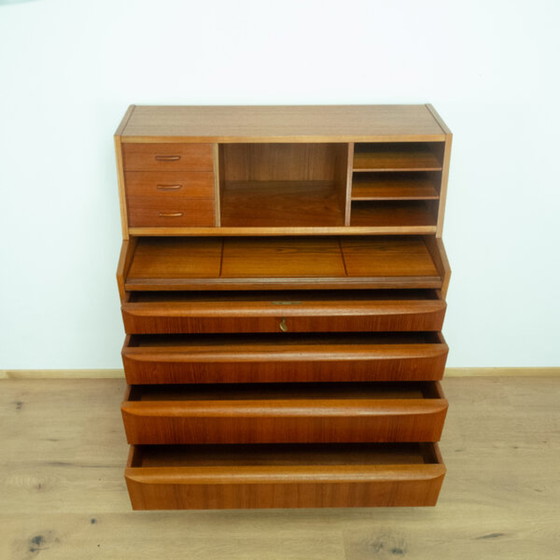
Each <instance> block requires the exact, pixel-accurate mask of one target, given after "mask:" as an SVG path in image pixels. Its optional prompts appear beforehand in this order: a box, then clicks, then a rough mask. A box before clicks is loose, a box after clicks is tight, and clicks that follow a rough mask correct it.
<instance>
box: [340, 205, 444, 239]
mask: <svg viewBox="0 0 560 560" xmlns="http://www.w3.org/2000/svg"><path fill="white" fill-rule="evenodd" d="M436 222H437V217H436V213H435V211H434V209H433V207H432V206H431V205H430V204H429V203H428V202H426V201H422V200H419V201H404V202H400V201H389V202H375V201H373V202H372V201H359V202H353V203H352V212H351V217H350V225H351V226H357V227H376V226H377V227H384V228H387V227H393V228H395V230H398V229H406V231H407V232H409V231H411V230H412V229H413V228H418V229H417V230H416V231H417V233H434V232H435V230H436Z"/></svg>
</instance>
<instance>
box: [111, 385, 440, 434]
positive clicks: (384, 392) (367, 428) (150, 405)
mask: <svg viewBox="0 0 560 560" xmlns="http://www.w3.org/2000/svg"><path fill="white" fill-rule="evenodd" d="M411 385H412V386H409V385H408V384H399V385H395V384H379V383H356V384H355V383H350V384H348V383H334V384H331V383H327V384H324V383H323V384H305V383H303V384H302V383H299V384H277V383H275V384H265V385H259V384H257V385H252V384H251V385H249V386H248V387H247V386H243V385H242V386H239V385H233V386H228V385H224V384H220V385H217V386H215V385H205V386H203V387H202V388H200V387H199V386H177V385H164V386H155V387H154V386H151V385H141V386H134V387H132V388H131V389H132V390H131V392H130V395H129V396H128V397H127V398H126V400H125V401H124V402H123V403H122V406H121V411H122V415H123V421H124V426H125V431H126V434H127V439H128V442H129V443H132V444H189V443H190V444H195V443H224V444H226V443H242V444H243V443H294V442H295V443H309V442H326V443H331V442H333V443H336V442H341V443H343V442H415V441H424V442H426V441H431V442H435V441H439V439H440V436H441V430H442V428H443V422H444V420H445V414H446V411H447V401H446V400H445V398H444V396H443V394H441V392H440V389H439V386H438V385H436V384H433V383H426V384H411Z"/></svg>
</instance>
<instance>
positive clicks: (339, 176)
mask: <svg viewBox="0 0 560 560" xmlns="http://www.w3.org/2000/svg"><path fill="white" fill-rule="evenodd" d="M115 144H116V150H117V165H118V177H119V187H120V201H121V211H122V212H121V215H122V226H123V246H122V250H121V256H120V260H119V266H118V270H117V281H118V287H119V294H120V297H121V305H122V316H123V322H124V327H125V331H126V333H127V336H126V339H125V344H124V347H123V351H122V357H123V363H124V367H125V374H126V379H127V382H128V384H129V389H128V391H127V394H126V395H125V399H124V401H123V404H122V416H123V421H124V426H125V431H126V435H127V439H128V442H129V443H130V444H131V452H130V457H129V463H128V466H127V468H126V471H125V476H126V481H127V485H128V490H129V494H130V498H131V502H132V505H133V507H134V508H135V509H177V508H178V509H182V508H187V509H200V508H247V507H254V508H264V507H351V506H422V505H434V504H435V503H436V501H437V496H438V493H439V489H440V487H441V483H442V480H443V477H444V474H445V467H444V465H443V461H442V459H441V457H440V455H439V451H438V449H437V444H436V442H437V441H438V440H439V438H440V435H441V432H442V429H443V424H444V419H445V415H446V411H447V401H446V399H445V397H444V395H443V393H442V391H441V387H440V386H439V383H438V380H439V379H441V378H442V376H443V371H444V366H445V361H446V358H447V352H448V348H447V345H446V343H445V340H444V339H443V336H442V334H441V332H440V331H441V328H442V325H443V320H444V316H445V310H446V303H445V295H446V291H447V286H448V283H449V277H450V269H449V264H448V262H447V256H446V254H445V249H444V247H443V243H442V241H441V232H442V226H443V211H444V202H445V193H446V183H447V177H448V167H449V159H450V147H451V133H450V132H449V130H448V129H447V127H446V125H445V124H444V123H443V121H442V120H441V118H440V117H439V116H438V115H437V113H436V112H435V110H434V109H433V108H432V107H431V106H430V105H394V106H351V107H343V106H340V107H338V106H324V107H320V106H312V107H303V106H301V107H136V106H132V107H131V108H130V109H129V110H128V112H127V114H126V115H125V117H124V118H123V121H122V123H121V125H120V126H119V128H118V130H117V133H116V135H115Z"/></svg>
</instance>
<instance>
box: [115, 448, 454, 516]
mask: <svg viewBox="0 0 560 560" xmlns="http://www.w3.org/2000/svg"><path fill="white" fill-rule="evenodd" d="M444 476H445V466H444V465H443V462H442V460H441V456H440V454H439V450H438V447H437V444H417V443H416V444H329V445H326V444H323V445H318V444H276V445H185V446H165V445H157V446H132V447H131V452H130V456H129V461H128V465H127V468H126V470H125V478H126V483H127V486H128V491H129V494H130V499H131V502H132V506H133V508H134V509H224V508H297V507H371V506H433V505H435V503H436V501H437V497H438V494H439V491H440V488H441V484H442V481H443V478H444Z"/></svg>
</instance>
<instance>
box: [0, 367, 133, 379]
mask: <svg viewBox="0 0 560 560" xmlns="http://www.w3.org/2000/svg"><path fill="white" fill-rule="evenodd" d="M0 379H124V371H123V370H122V369H8V370H0Z"/></svg>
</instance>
